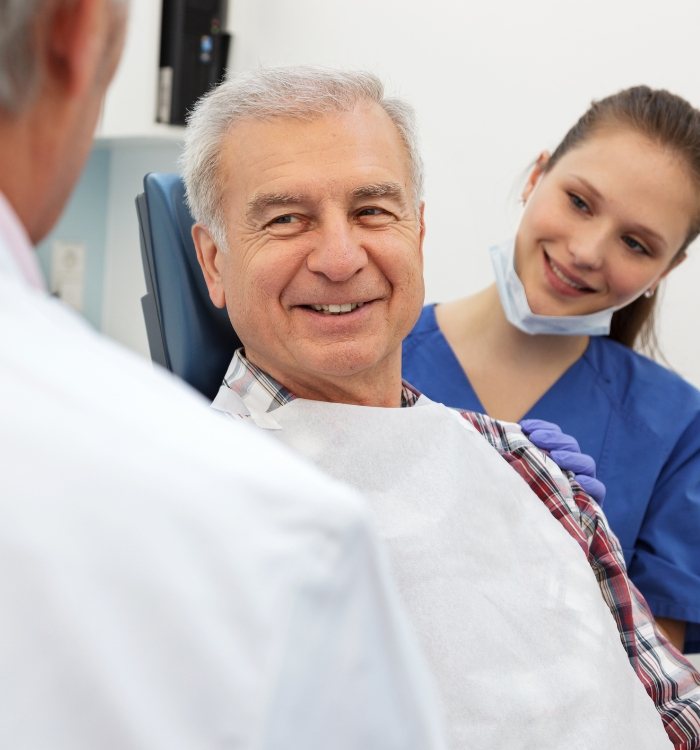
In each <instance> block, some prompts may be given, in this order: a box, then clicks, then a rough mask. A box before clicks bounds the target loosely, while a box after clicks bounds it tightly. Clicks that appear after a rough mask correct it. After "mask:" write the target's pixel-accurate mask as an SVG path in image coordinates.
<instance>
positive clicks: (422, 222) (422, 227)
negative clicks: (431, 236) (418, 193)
mask: <svg viewBox="0 0 700 750" xmlns="http://www.w3.org/2000/svg"><path fill="white" fill-rule="evenodd" d="M418 221H419V222H420V235H419V239H418V243H419V244H418V252H419V253H420V261H421V263H423V240H425V201H421V202H420V206H419V207H418Z"/></svg>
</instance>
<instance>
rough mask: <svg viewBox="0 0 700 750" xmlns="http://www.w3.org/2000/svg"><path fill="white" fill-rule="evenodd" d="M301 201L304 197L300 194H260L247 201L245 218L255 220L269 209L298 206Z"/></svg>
mask: <svg viewBox="0 0 700 750" xmlns="http://www.w3.org/2000/svg"><path fill="white" fill-rule="evenodd" d="M303 200H304V197H303V196H302V195H301V194H300V193H260V194H259V195H255V196H253V198H251V199H250V200H249V201H248V204H247V206H246V216H247V217H248V218H249V219H256V218H259V217H260V216H261V215H262V214H263V213H265V211H267V210H268V209H269V208H285V207H286V206H292V205H299V204H300V203H302V202H303Z"/></svg>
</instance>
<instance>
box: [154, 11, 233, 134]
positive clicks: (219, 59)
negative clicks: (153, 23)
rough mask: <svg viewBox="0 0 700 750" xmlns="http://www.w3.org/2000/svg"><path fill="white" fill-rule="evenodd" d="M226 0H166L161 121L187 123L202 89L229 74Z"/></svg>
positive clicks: (160, 92) (161, 68)
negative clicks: (188, 115) (227, 65)
mask: <svg viewBox="0 0 700 750" xmlns="http://www.w3.org/2000/svg"><path fill="white" fill-rule="evenodd" d="M226 6H227V1H226V0H163V15H162V21H161V34H160V76H159V86H158V109H157V116H156V119H157V121H158V122H165V123H170V124H171V125H184V123H185V116H186V114H187V112H188V111H189V110H190V109H191V108H192V106H193V105H194V103H195V102H196V101H197V99H199V97H200V96H202V94H205V93H206V92H207V91H208V90H209V89H210V88H211V87H212V86H213V85H214V84H216V83H218V82H219V81H220V80H221V79H222V78H223V76H224V74H225V71H226V64H227V60H228V50H229V42H230V40H231V36H230V34H227V33H226V32H225V31H223V28H224V24H225V23H226V17H225V16H226Z"/></svg>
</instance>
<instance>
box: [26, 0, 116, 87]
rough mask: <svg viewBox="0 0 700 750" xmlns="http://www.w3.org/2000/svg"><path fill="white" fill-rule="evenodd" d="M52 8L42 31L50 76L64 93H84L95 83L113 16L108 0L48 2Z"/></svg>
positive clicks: (42, 47) (47, 69) (41, 26)
mask: <svg viewBox="0 0 700 750" xmlns="http://www.w3.org/2000/svg"><path fill="white" fill-rule="evenodd" d="M47 5H48V6H49V7H50V8H51V11H50V13H49V14H48V15H47V16H46V19H45V21H43V22H42V21H40V22H39V23H40V27H39V29H38V33H39V34H41V35H43V36H44V37H45V38H44V39H43V43H42V44H41V45H40V46H39V47H38V48H39V49H42V50H45V56H44V61H43V63H44V66H45V71H46V75H47V77H48V79H49V80H50V81H51V82H52V83H53V84H54V85H57V86H58V87H59V88H60V92H61V94H62V95H63V96H66V95H67V96H68V97H75V96H76V95H78V96H80V95H81V94H83V93H84V92H85V91H87V90H88V89H90V88H91V87H93V86H94V85H95V74H96V71H97V70H98V69H99V68H100V65H102V64H103V61H102V60H101V57H102V55H103V53H104V49H105V41H106V38H107V23H108V21H109V19H110V16H109V15H108V11H109V10H110V8H109V7H108V3H106V2H105V0H73V2H70V3H65V2H61V3H47Z"/></svg>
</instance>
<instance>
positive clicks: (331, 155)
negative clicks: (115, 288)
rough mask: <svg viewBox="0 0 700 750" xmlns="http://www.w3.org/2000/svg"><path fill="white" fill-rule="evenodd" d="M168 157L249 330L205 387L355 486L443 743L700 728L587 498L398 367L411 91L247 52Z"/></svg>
mask: <svg viewBox="0 0 700 750" xmlns="http://www.w3.org/2000/svg"><path fill="white" fill-rule="evenodd" d="M183 167H184V173H185V181H186V185H187V194H188V200H189V202H190V206H191V209H192V211H193V215H194V216H195V219H196V221H197V223H196V225H195V226H194V228H193V237H194V241H195V245H196V248H197V254H198V258H199V261H200V265H201V267H202V270H203V273H204V276H205V278H206V282H207V285H208V288H209V293H210V296H211V299H212V301H213V302H214V304H216V305H217V306H219V307H223V306H226V307H227V308H228V312H229V316H230V318H231V322H232V324H233V326H234V327H235V329H236V331H237V332H238V335H239V336H240V338H241V341H242V342H243V344H244V351H240V350H239V351H238V352H236V354H235V356H234V359H233V361H232V363H231V366H230V368H229V371H228V373H227V374H226V377H225V382H224V385H223V386H222V388H221V390H220V393H219V395H218V397H217V399H216V400H215V402H214V406H215V407H216V408H218V409H219V410H221V411H224V412H227V413H229V414H231V415H233V416H237V417H242V418H244V419H248V420H249V421H252V422H254V423H256V424H257V425H258V426H260V427H262V428H265V429H267V430H269V431H270V432H272V434H275V435H276V436H277V437H278V438H279V439H280V440H281V441H283V442H284V443H287V444H289V445H291V446H292V447H294V448H295V449H296V450H298V451H300V452H301V453H303V454H305V455H306V456H308V457H309V458H311V459H312V460H313V461H314V462H316V463H317V464H318V465H319V466H321V467H323V468H324V469H325V470H326V471H329V472H330V473H331V474H333V475H335V476H336V477H339V478H342V479H344V480H347V481H349V482H351V483H352V484H354V485H355V486H357V487H359V488H361V489H363V490H364V491H365V492H366V493H367V494H368V495H369V497H370V498H371V500H372V505H373V509H374V511H375V514H376V521H377V525H378V528H379V530H380V533H381V535H382V536H383V537H384V538H385V540H386V542H387V545H388V548H389V550H390V553H391V560H392V564H393V569H394V573H395V575H396V577H397V580H398V582H399V586H400V590H401V593H402V595H403V597H404V601H405V602H406V604H407V606H408V609H409V612H410V614H411V615H412V618H413V622H414V625H415V627H416V630H417V631H418V634H419V636H420V637H421V639H422V641H423V644H424V647H425V650H426V652H427V654H428V656H429V661H430V663H431V665H432V667H433V670H434V674H435V675H436V677H437V681H438V684H439V687H440V690H441V692H442V696H443V699H444V701H445V703H446V706H447V711H448V718H449V728H450V732H451V738H452V744H453V746H454V747H484V748H493V747H509V748H533V747H536V748H538V750H544V749H546V748H552V749H554V748H562V747H581V748H591V747H596V748H621V747H630V748H632V747H634V748H637V749H639V748H647V747H648V748H661V747H667V746H668V745H669V739H668V737H667V736H666V735H665V734H664V732H663V725H665V726H666V729H667V732H668V736H669V737H670V738H671V740H672V741H673V743H674V744H675V745H676V746H677V747H683V748H688V747H697V746H698V745H697V743H698V737H700V712H699V709H698V705H697V698H698V696H700V690H698V682H699V680H698V675H697V673H695V672H693V670H692V667H690V665H689V664H687V663H686V662H685V661H684V660H683V659H682V657H680V655H679V654H678V653H677V652H676V651H675V650H674V649H673V648H672V647H670V646H669V645H668V643H667V642H666V641H665V639H663V637H662V636H660V634H659V633H658V632H657V631H656V630H655V627H654V624H653V620H652V618H651V617H650V615H649V612H648V609H647V608H646V606H645V604H644V602H643V600H642V599H641V598H640V596H639V595H638V593H637V592H636V590H635V589H634V587H633V586H632V585H631V584H630V582H629V580H628V579H627V577H626V573H625V570H624V563H623V562H622V556H621V552H620V549H619V547H618V545H617V544H616V542H615V540H614V538H613V537H612V535H611V534H610V532H609V531H608V528H607V524H606V521H605V519H604V517H603V516H602V514H601V513H600V510H599V508H598V507H597V506H596V505H595V504H594V503H593V502H592V501H591V499H590V498H589V497H588V496H587V495H585V494H584V493H582V492H581V491H580V488H579V487H578V486H576V485H574V486H573V487H572V486H570V485H569V482H568V481H567V479H566V478H565V477H564V475H563V474H562V473H561V472H560V471H559V470H558V469H557V467H556V466H554V465H553V464H552V463H551V462H549V461H548V460H547V459H546V458H545V457H544V456H543V455H542V454H541V453H539V452H538V451H537V450H536V449H534V448H533V446H532V445H531V444H530V443H528V441H527V440H526V439H525V438H524V437H523V436H522V434H521V433H520V431H519V430H518V429H517V427H516V426H515V425H507V424H502V423H498V422H494V421H492V420H489V419H488V418H486V417H482V416H479V415H473V414H464V415H459V414H458V413H457V412H454V411H451V410H448V409H446V408H445V407H442V406H441V405H438V404H433V403H431V402H430V401H429V400H428V399H426V398H425V397H423V396H421V395H420V394H418V393H417V392H416V391H415V390H413V389H412V388H411V387H410V385H409V384H407V383H404V382H402V380H401V341H402V339H403V337H404V336H405V335H406V334H407V333H408V331H409V330H410V329H411V327H412V325H413V323H414V321H415V320H416V317H417V315H418V313H419V310H420V307H421V305H422V302H423V280H422V244H423V236H424V232H425V228H424V222H423V204H422V203H421V167H420V159H419V157H418V154H417V151H416V146H415V135H414V131H413V123H412V119H411V114H410V111H409V109H408V108H407V106H406V105H404V104H402V103H401V102H399V101H396V100H392V99H386V98H384V96H383V92H382V87H381V84H380V83H379V82H378V81H377V80H376V79H375V78H374V77H373V76H371V75H366V74H352V73H336V72H332V71H324V70H317V69H304V68H302V69H286V70H285V69H276V70H267V71H266V70H262V71H258V72H256V73H251V74H247V75H242V76H240V77H238V78H233V79H231V80H229V81H227V82H225V83H224V84H222V85H221V86H220V87H219V88H218V89H216V90H214V91H212V92H210V94H208V95H207V96H206V97H205V98H204V99H203V100H202V101H201V102H200V103H199V105H198V107H197V108H196V111H195V112H194V114H193V115H192V117H191V120H190V123H189V131H188V134H187V138H186V148H185V154H184V157H183ZM395 407H410V408H395ZM499 454H500V455H499ZM504 458H505V459H506V460H505V461H504V460H503V459H504ZM509 463H510V464H511V465H510V466H509V465H508V464H509ZM513 469H515V471H514V470H513ZM591 567H592V568H593V571H594V572H595V575H594V572H593V571H592V570H591ZM596 577H597V579H598V580H597V581H596ZM611 612H612V614H613V617H611ZM616 625H617V627H616ZM620 635H622V636H623V639H624V644H625V646H626V648H627V654H626V653H625V648H623V647H622V646H621V645H620ZM628 656H629V661H628V658H627V657H628ZM630 662H631V663H632V665H633V666H634V669H635V670H636V671H637V674H638V676H639V678H640V679H637V677H636V676H635V671H634V670H633V669H632V668H630ZM642 684H644V686H645V687H646V688H647V691H648V693H649V696H651V698H652V699H653V700H650V698H649V696H647V694H645V693H644V690H643V689H642ZM654 702H655V703H656V708H657V709H658V711H659V712H660V713H661V716H662V720H663V725H662V720H660V718H659V715H658V713H657V712H656V711H655V710H654Z"/></svg>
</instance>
